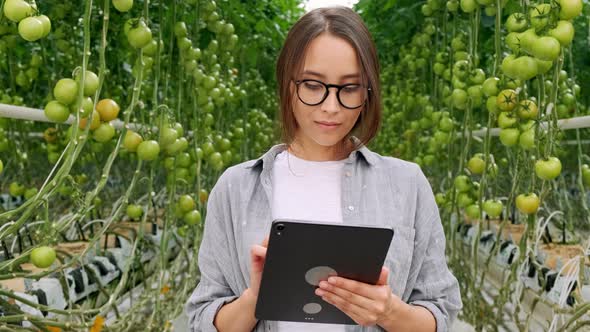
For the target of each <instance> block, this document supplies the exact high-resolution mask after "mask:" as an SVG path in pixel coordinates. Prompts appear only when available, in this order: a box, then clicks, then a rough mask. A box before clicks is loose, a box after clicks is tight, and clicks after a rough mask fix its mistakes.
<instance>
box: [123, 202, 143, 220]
mask: <svg viewBox="0 0 590 332" xmlns="http://www.w3.org/2000/svg"><path fill="white" fill-rule="evenodd" d="M126 212H127V216H128V217H129V218H131V219H133V220H139V218H141V216H142V215H143V209H142V208H141V205H138V204H129V205H127V211H126Z"/></svg>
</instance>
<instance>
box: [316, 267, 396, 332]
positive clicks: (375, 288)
mask: <svg viewBox="0 0 590 332" xmlns="http://www.w3.org/2000/svg"><path fill="white" fill-rule="evenodd" d="M388 276H389V269H387V268H386V267H383V268H382V269H381V275H380V276H379V281H377V284H376V285H371V284H365V283H362V282H359V281H355V280H350V279H345V278H341V277H330V278H329V279H328V281H322V282H320V287H319V288H317V289H316V294H317V295H319V296H321V297H322V299H323V300H324V301H326V302H328V303H330V304H332V305H333V306H335V307H337V308H338V309H340V310H341V311H342V312H344V313H345V314H347V315H348V316H349V317H350V318H352V319H353V320H354V321H355V322H356V323H357V324H359V325H362V326H373V325H382V323H383V322H385V321H387V320H388V319H390V318H391V315H392V314H393V313H395V312H396V311H397V308H399V306H400V304H401V302H402V301H401V299H400V298H399V297H397V296H396V295H394V294H393V293H392V291H391V288H390V287H389V285H388V284H387V280H388Z"/></svg>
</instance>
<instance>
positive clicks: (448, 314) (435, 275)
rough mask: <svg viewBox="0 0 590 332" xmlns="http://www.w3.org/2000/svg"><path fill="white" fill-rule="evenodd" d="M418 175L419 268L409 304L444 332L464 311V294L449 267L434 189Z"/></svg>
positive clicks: (417, 235)
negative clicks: (420, 309) (425, 312)
mask: <svg viewBox="0 0 590 332" xmlns="http://www.w3.org/2000/svg"><path fill="white" fill-rule="evenodd" d="M417 172H418V174H417V177H416V178H417V185H418V188H417V190H418V193H417V202H416V221H415V226H414V227H415V228H416V243H415V250H414V255H415V258H418V259H416V261H418V262H419V266H418V275H417V277H416V281H415V283H414V287H413V289H412V291H411V294H410V297H409V300H408V303H410V304H412V305H419V306H422V307H424V308H426V309H428V310H429V311H430V312H431V313H432V314H433V316H434V318H435V320H436V331H437V332H443V331H448V330H449V329H450V327H451V324H452V322H453V321H454V320H455V318H456V317H457V314H458V312H459V310H461V308H462V302H461V294H460V292H459V283H458V281H457V279H456V278H455V276H454V275H453V274H452V273H451V271H450V270H449V268H448V266H447V261H446V257H445V234H444V230H443V226H442V223H441V220H440V214H439V211H438V207H437V205H436V202H435V200H434V194H433V192H432V188H431V186H430V184H429V182H428V180H427V179H426V177H425V176H424V174H423V173H422V171H421V170H420V169H418V171H417ZM416 256H418V257H416Z"/></svg>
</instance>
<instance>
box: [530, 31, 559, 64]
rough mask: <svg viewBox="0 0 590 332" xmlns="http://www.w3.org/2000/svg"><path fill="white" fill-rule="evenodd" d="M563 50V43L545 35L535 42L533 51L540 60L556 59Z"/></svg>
mask: <svg viewBox="0 0 590 332" xmlns="http://www.w3.org/2000/svg"><path fill="white" fill-rule="evenodd" d="M560 52H561V45H560V44H559V41H558V40H557V39H555V38H554V37H550V36H543V37H539V38H538V39H537V40H536V41H534V42H533V44H532V48H531V53H532V54H533V55H534V56H535V57H537V58H538V59H540V60H546V61H555V60H557V58H558V57H559V53H560Z"/></svg>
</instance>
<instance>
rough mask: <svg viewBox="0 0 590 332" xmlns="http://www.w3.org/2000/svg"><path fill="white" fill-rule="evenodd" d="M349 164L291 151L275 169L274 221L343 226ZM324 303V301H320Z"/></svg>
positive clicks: (282, 325)
mask: <svg viewBox="0 0 590 332" xmlns="http://www.w3.org/2000/svg"><path fill="white" fill-rule="evenodd" d="M344 163H345V160H337V161H309V160H304V159H300V158H297V157H296V156H295V155H293V154H291V153H289V152H288V151H287V150H285V151H283V152H281V153H279V154H278V155H277V156H276V159H275V162H274V167H273V174H272V175H273V176H272V179H273V184H272V185H273V198H272V218H273V220H274V219H277V218H288V219H300V220H307V221H320V222H333V223H342V210H341V201H340V197H341V189H340V186H341V181H342V180H341V179H342V169H343V167H344ZM318 299H320V300H321V298H319V297H318ZM278 326H279V331H280V332H286V331H287V332H296V331H297V332H299V331H309V332H320V331H322V332H323V331H326V332H327V331H330V332H340V331H341V332H344V328H345V325H341V324H319V323H298V322H283V321H281V322H279V323H278Z"/></svg>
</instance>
